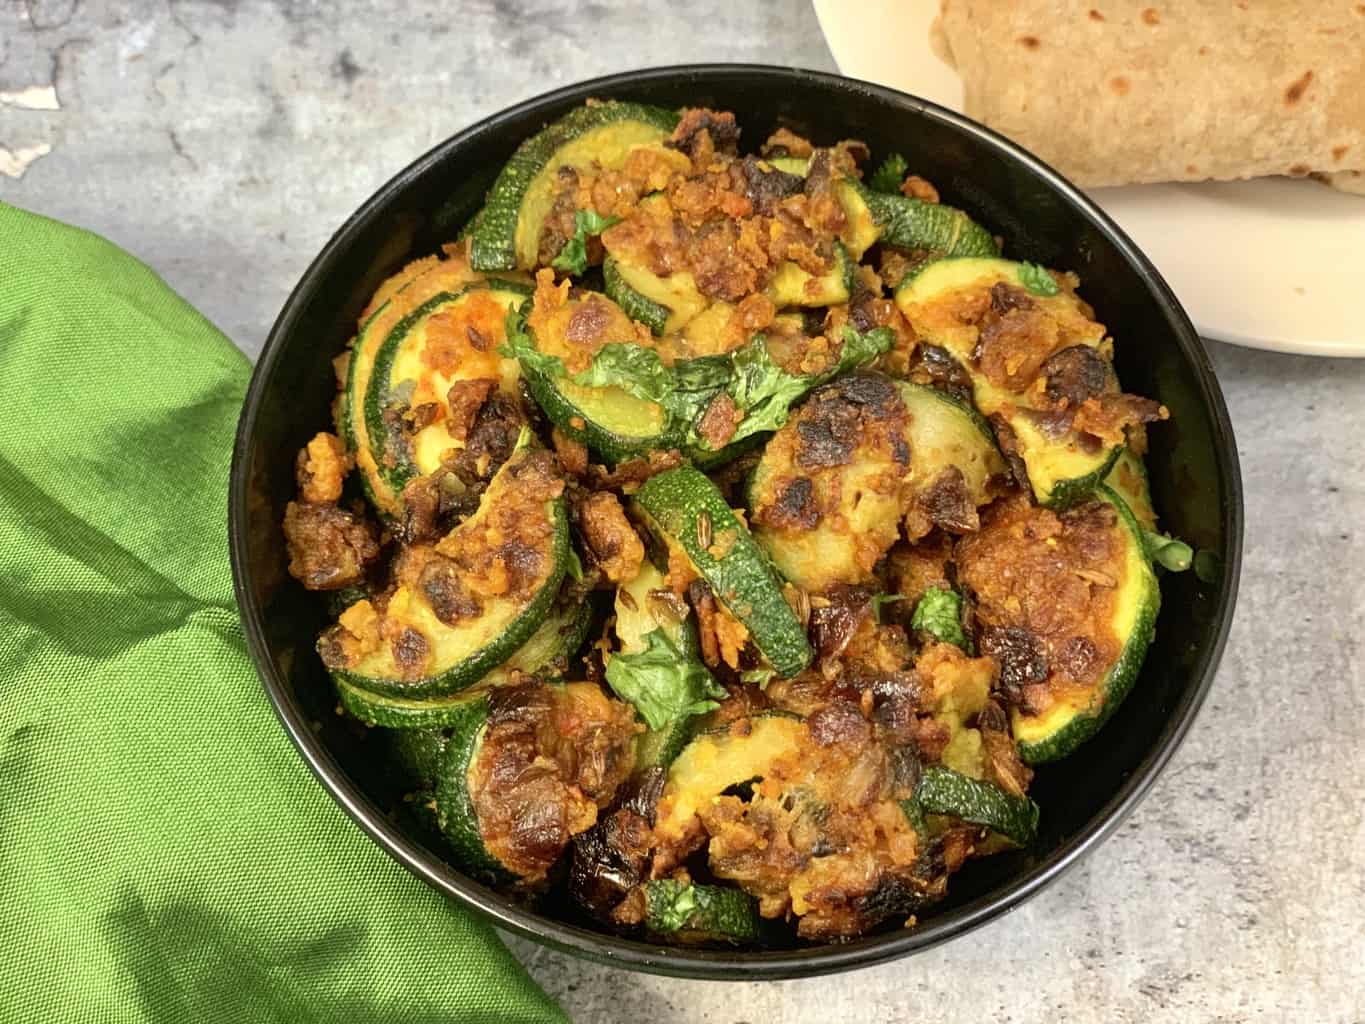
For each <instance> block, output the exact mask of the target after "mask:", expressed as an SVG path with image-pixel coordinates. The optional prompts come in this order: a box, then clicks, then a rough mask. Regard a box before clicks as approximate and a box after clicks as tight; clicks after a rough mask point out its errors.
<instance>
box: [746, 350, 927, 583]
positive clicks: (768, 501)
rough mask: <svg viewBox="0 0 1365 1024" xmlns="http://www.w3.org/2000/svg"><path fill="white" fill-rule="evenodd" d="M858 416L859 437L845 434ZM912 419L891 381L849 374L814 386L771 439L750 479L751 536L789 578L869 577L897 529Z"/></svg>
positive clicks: (809, 580) (837, 580)
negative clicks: (752, 535)
mask: <svg viewBox="0 0 1365 1024" xmlns="http://www.w3.org/2000/svg"><path fill="white" fill-rule="evenodd" d="M851 424H857V428H856V429H857V431H858V433H857V437H856V441H854V440H853V439H847V440H846V439H844V437H843V436H842V431H843V430H845V429H847V426H848V425H851ZM909 426H910V420H909V416H908V414H907V411H906V408H905V404H904V402H903V401H902V400H901V395H900V392H899V390H898V389H897V387H896V384H895V383H894V382H893V381H891V380H890V379H889V378H887V377H883V376H881V375H878V374H851V375H849V376H847V377H842V378H839V379H838V380H834V381H831V382H830V383H828V384H824V385H821V386H820V387H818V388H816V389H815V390H814V391H813V392H811V395H810V397H809V399H807V401H806V403H805V405H803V406H802V407H801V408H800V410H799V411H798V412H797V413H796V415H795V416H793V417H792V418H791V419H790V420H788V421H787V423H786V424H785V425H784V426H783V427H782V429H781V430H779V431H778V432H777V433H776V434H774V435H773V436H772V438H771V439H770V440H769V441H768V444H767V446H766V447H765V448H764V449H763V457H762V458H761V459H759V462H758V465H757V466H755V467H754V470H753V473H752V474H751V476H750V478H749V489H748V490H749V508H750V510H751V512H752V522H753V524H754V525H753V531H754V539H755V540H756V541H757V542H758V543H759V545H760V546H761V547H762V548H763V550H764V551H766V552H767V554H768V556H769V557H770V558H771V559H772V561H773V564H774V565H775V566H776V567H777V570H778V572H780V573H781V574H782V575H783V576H784V577H785V578H786V579H787V580H789V581H790V582H791V583H794V584H795V585H797V586H798V587H801V588H802V589H803V590H805V591H807V592H809V593H818V592H820V591H823V590H826V589H828V588H829V587H830V586H832V585H833V584H835V583H861V582H866V581H869V580H871V579H872V569H873V566H875V565H876V563H877V561H878V560H879V559H880V558H881V557H882V555H884V554H885V553H886V551H887V550H888V549H889V548H890V547H891V545H892V544H894V543H895V541H896V538H897V536H898V535H899V522H900V517H901V506H900V491H901V484H902V482H903V480H904V479H905V477H906V475H907V474H908V473H909V470H910V459H911V456H912V454H913V449H912V448H911V447H910V445H909V444H907V443H906V435H907V433H908V431H909ZM836 430H839V431H841V433H840V435H839V437H837V438H836V435H835V431H836ZM849 448H851V450H848V449H849Z"/></svg>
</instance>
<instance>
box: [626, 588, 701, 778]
mask: <svg viewBox="0 0 1365 1024" xmlns="http://www.w3.org/2000/svg"><path fill="white" fill-rule="evenodd" d="M680 603H681V602H679V601H678V600H677V599H676V598H674V597H673V595H672V593H671V592H670V591H669V590H668V585H667V583H666V581H665V580H664V575H663V573H661V572H660V571H659V570H658V569H657V568H656V567H655V566H654V564H653V563H651V562H649V561H646V562H645V563H644V565H642V566H641V567H640V572H639V573H638V574H637V575H636V577H635V579H633V580H631V581H630V582H629V583H627V584H624V585H622V586H620V587H618V588H617V591H616V606H615V611H616V623H615V627H614V628H615V631H616V638H617V640H618V641H619V642H620V644H621V650H620V652H619V653H618V654H613V655H611V657H610V659H609V660H608V662H607V671H606V678H607V685H608V686H610V687H612V689H613V690H615V692H616V695H617V696H618V697H620V698H621V699H622V700H625V701H628V702H630V703H632V704H635V705H636V708H637V710H639V711H640V713H641V717H643V718H645V720H646V721H647V722H649V719H650V718H651V717H653V718H654V721H653V722H650V728H649V730H648V731H647V732H645V733H642V734H641V735H640V736H639V738H638V739H637V741H636V745H635V761H636V765H637V767H640V768H650V767H654V766H656V765H657V766H659V767H664V768H666V767H668V765H669V764H670V763H671V762H672V761H673V759H674V758H675V757H677V756H678V752H679V751H681V750H682V748H683V747H684V746H686V744H687V741H688V740H689V739H691V738H692V735H693V733H694V732H695V731H696V728H697V723H698V722H699V721H700V718H699V717H698V716H699V714H701V713H702V712H703V711H704V710H707V709H706V708H704V707H702V706H700V705H698V706H696V707H693V708H680V707H678V705H679V704H682V703H683V702H697V701H706V700H707V699H708V698H716V699H724V697H725V696H727V694H726V692H725V690H724V689H722V688H721V687H720V686H719V685H718V684H717V683H716V682H715V680H714V679H713V678H712V677H711V674H710V672H708V671H707V669H706V666H705V665H703V664H702V661H701V644H700V643H699V641H698V639H697V627H696V625H695V624H694V623H693V621H692V618H691V616H690V614H689V613H688V612H687V609H686V607H685V606H683V607H682V608H680V609H675V605H676V604H680ZM679 611H681V612H682V615H679V614H678V612H679ZM656 633H657V634H658V637H653V638H652V634H656ZM661 642H662V643H665V644H666V646H667V649H668V651H669V652H670V653H671V654H672V656H673V662H674V668H675V671H673V672H671V673H669V678H667V679H664V680H657V679H656V678H655V677H654V676H651V675H645V676H642V675H641V674H640V673H639V672H638V671H632V668H633V666H632V665H631V664H630V656H632V655H639V654H643V653H645V652H648V651H649V650H651V645H654V646H655V647H656V648H657V645H658V644H659V643H661ZM622 655H625V656H626V658H624V659H623V658H622ZM623 670H624V671H623ZM623 676H624V678H623ZM650 682H657V683H660V684H664V685H667V686H668V687H669V690H670V692H668V693H663V694H657V695H654V694H639V695H637V696H636V697H635V699H632V694H633V693H635V691H637V690H639V689H640V688H641V686H642V685H643V684H647V683H650ZM651 698H652V700H651ZM646 704H649V705H650V706H649V707H648V708H646V707H645V705H646ZM711 706H712V707H714V706H715V704H714V702H713V701H712V702H711ZM669 707H671V708H672V709H673V710H674V714H672V715H671V716H666V717H665V716H662V715H661V713H660V712H661V710H663V709H664V708H669ZM646 711H648V713H646Z"/></svg>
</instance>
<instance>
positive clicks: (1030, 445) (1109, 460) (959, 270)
mask: <svg viewBox="0 0 1365 1024" xmlns="http://www.w3.org/2000/svg"><path fill="white" fill-rule="evenodd" d="M1040 274H1042V275H1043V276H1046V272H1045V271H1041V270H1040V269H1039V268H1036V267H1033V266H1031V265H1030V264H1024V263H1014V262H1012V261H1010V260H1002V259H984V258H958V259H942V260H937V261H935V262H933V263H928V264H926V265H925V266H923V267H921V268H920V269H919V270H917V271H915V272H913V273H912V274H911V275H910V276H909V277H907V278H906V279H905V280H904V281H903V282H901V285H900V287H899V288H897V290H896V305H897V306H898V307H899V308H900V311H901V312H902V313H903V314H904V315H905V318H906V319H907V320H908V321H909V322H910V326H911V327H913V328H914V330H915V332H916V334H917V335H918V336H919V337H921V338H923V339H926V340H928V341H930V342H932V343H933V344H935V345H940V346H942V347H944V348H946V349H947V350H948V351H949V353H950V354H952V355H953V356H954V357H955V358H956V359H957V360H958V361H959V362H961V363H962V365H963V366H965V367H967V369H968V371H969V372H970V373H971V376H972V392H973V398H974V400H975V402H976V407H977V408H978V409H979V410H980V411H981V412H982V413H983V414H984V415H986V416H992V415H999V416H1001V417H1003V419H1004V420H1005V422H1007V423H1008V424H1009V427H1010V429H1011V430H1012V431H1013V433H1014V443H1015V446H1016V450H1017V452H1018V455H1019V456H1020V457H1021V458H1022V459H1023V462H1024V466H1025V468H1026V469H1027V470H1028V477H1029V482H1030V484H1031V485H1032V487H1033V493H1034V496H1035V497H1036V498H1037V499H1038V501H1039V503H1040V504H1044V505H1051V506H1053V507H1057V508H1064V507H1066V506H1067V505H1070V504H1074V503H1075V502H1077V501H1080V500H1081V499H1083V498H1085V497H1086V496H1087V495H1089V494H1090V493H1091V492H1092V491H1093V490H1094V489H1095V488H1096V487H1097V486H1098V485H1099V484H1100V483H1101V482H1102V481H1103V480H1104V479H1105V477H1106V476H1108V474H1109V472H1110V470H1112V469H1113V467H1114V464H1115V462H1116V461H1117V460H1118V458H1119V455H1120V453H1121V452H1122V450H1123V447H1124V446H1123V445H1122V444H1115V445H1108V446H1106V445H1103V444H1099V445H1093V444H1089V443H1087V442H1086V441H1085V439H1084V438H1083V437H1082V436H1081V435H1079V434H1078V433H1076V432H1075V431H1074V430H1067V431H1066V432H1065V433H1064V434H1063V435H1062V436H1060V437H1057V438H1051V437H1049V436H1047V435H1046V434H1045V433H1044V431H1043V429H1042V427H1041V426H1040V425H1039V420H1038V419H1037V418H1036V417H1034V416H1032V415H1031V413H1033V412H1035V411H1036V410H1035V409H1034V408H1033V407H1032V405H1031V401H1032V400H1031V399H1030V395H1029V390H1028V389H1026V390H1025V391H1022V392H1014V391H1009V390H1006V389H1004V388H1001V387H997V386H996V385H994V384H992V383H991V382H990V381H989V380H988V379H987V378H986V376H985V375H984V374H983V373H981V372H980V371H979V370H978V369H977V368H976V367H975V366H974V360H973V349H974V348H975V346H976V342H977V335H978V331H977V328H976V327H974V326H971V325H964V324H962V323H961V322H960V321H959V320H958V319H957V318H956V316H953V315H951V314H950V310H951V308H952V307H953V305H954V303H955V302H960V301H961V297H962V296H964V295H969V294H970V295H980V296H985V295H987V294H989V292H990V290H991V288H992V287H993V286H994V285H996V284H998V283H1001V282H1004V283H1006V284H1009V285H1012V286H1015V287H1017V288H1021V289H1023V290H1024V291H1026V292H1029V293H1030V297H1031V298H1032V300H1033V301H1034V302H1035V303H1037V304H1038V305H1039V306H1041V307H1042V308H1043V309H1044V311H1045V312H1047V313H1048V314H1050V315H1052V316H1054V317H1055V318H1056V319H1057V322H1058V324H1059V325H1061V326H1062V327H1064V328H1065V330H1066V331H1067V333H1068V335H1069V336H1070V337H1069V339H1068V340H1069V341H1070V343H1071V344H1073V345H1085V346H1088V347H1090V348H1098V347H1099V345H1100V342H1101V341H1103V339H1104V328H1103V327H1102V326H1101V325H1099V324H1097V323H1095V322H1094V321H1092V320H1091V319H1090V318H1089V317H1088V316H1087V315H1086V314H1085V312H1084V311H1083V309H1082V308H1081V304H1080V300H1079V299H1078V298H1076V296H1075V295H1074V294H1072V293H1069V292H1067V291H1064V290H1061V289H1058V287H1057V286H1056V285H1055V283H1053V284H1052V287H1051V290H1050V292H1049V293H1044V292H1039V291H1036V290H1035V288H1036V286H1037V283H1038V281H1039V275H1040ZM1051 280H1052V279H1051V278H1050V277H1049V278H1047V282H1051Z"/></svg>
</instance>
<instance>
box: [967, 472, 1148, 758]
mask: <svg viewBox="0 0 1365 1024" xmlns="http://www.w3.org/2000/svg"><path fill="white" fill-rule="evenodd" d="M958 578H959V580H960V581H961V583H962V585H963V586H964V587H965V588H967V589H968V590H969V591H970V592H971V593H972V594H973V596H974V598H975V619H976V625H977V647H978V649H979V650H980V651H981V652H982V653H983V654H989V655H992V656H993V657H995V658H996V659H997V661H999V663H1000V684H999V685H1000V687H1001V689H1002V691H1003V693H1004V696H1005V697H1006V698H1007V699H1008V700H1009V701H1010V703H1011V705H1012V707H1011V711H1010V725H1011V729H1012V731H1013V733H1014V738H1015V740H1016V741H1017V742H1018V745H1019V754H1020V756H1021V757H1022V758H1023V759H1024V760H1025V761H1026V762H1029V763H1034V764H1037V763H1040V762H1044V761H1055V760H1057V759H1058V758H1062V757H1066V756H1067V755H1068V754H1070V753H1071V752H1072V751H1074V750H1075V749H1076V748H1077V747H1079V746H1080V745H1081V744H1082V743H1084V742H1085V741H1086V740H1088V739H1089V738H1090V737H1092V736H1093V735H1095V733H1096V732H1098V731H1099V730H1100V728H1101V727H1102V726H1103V725H1104V723H1105V722H1107V721H1108V720H1109V718H1110V716H1111V715H1113V714H1114V712H1115V711H1116V710H1117V709H1118V707H1119V705H1120V704H1121V703H1122V702H1123V700H1124V698H1125V697H1126V696H1127V695H1128V693H1129V691H1130V690H1131V689H1132V687H1133V683H1134V681H1135V680H1136V679H1137V675H1138V671H1139V670H1140V669H1141V667H1142V662H1143V659H1144V657H1145V656H1146V653H1147V648H1148V646H1149V645H1150V643H1151V641H1152V636H1153V633H1154V630H1155V623H1156V616H1157V613H1158V611H1159V610H1160V607H1161V591H1160V588H1159V586H1158V584H1157V579H1156V574H1155V573H1154V572H1153V570H1152V565H1151V562H1150V560H1149V556H1148V552H1147V548H1146V545H1145V543H1144V540H1143V533H1142V529H1141V528H1140V527H1139V526H1138V524H1137V521H1136V520H1135V519H1134V518H1133V514H1132V512H1130V511H1129V510H1128V507H1127V505H1125V504H1124V502H1123V499H1122V498H1120V497H1119V496H1118V495H1117V494H1115V493H1114V492H1113V491H1112V490H1110V489H1109V488H1108V487H1107V486H1104V485H1101V486H1100V487H1099V488H1098V489H1097V490H1096V491H1095V493H1094V495H1093V498H1092V499H1091V500H1090V501H1088V502H1086V503H1084V504H1082V505H1078V506H1076V507H1074V508H1072V509H1069V510H1067V511H1064V512H1062V513H1054V512H1052V511H1050V510H1048V509H1040V508H1036V507H1032V506H1030V505H1029V504H1028V502H1027V499H1026V498H1023V497H1020V498H1015V499H1010V500H1009V501H1007V502H1003V503H1000V504H998V505H997V506H996V507H994V508H992V510H991V514H990V516H989V517H988V519H987V521H986V522H985V523H983V525H982V529H981V531H980V532H979V533H977V534H975V535H973V536H971V537H968V538H965V539H964V540H963V541H961V542H960V543H959V545H958Z"/></svg>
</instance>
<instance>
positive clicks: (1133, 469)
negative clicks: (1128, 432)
mask: <svg viewBox="0 0 1365 1024" xmlns="http://www.w3.org/2000/svg"><path fill="white" fill-rule="evenodd" d="M1104 483H1105V485H1106V486H1107V487H1108V488H1109V489H1110V490H1111V491H1113V492H1114V493H1115V494H1117V495H1118V496H1119V497H1120V498H1122V499H1123V503H1124V504H1125V505H1127V506H1128V511H1129V512H1131V513H1133V518H1134V519H1136V520H1137V522H1138V525H1139V526H1141V527H1142V528H1143V529H1144V530H1155V529H1156V510H1155V509H1154V508H1153V507H1152V492H1151V490H1150V489H1149V487H1148V484H1147V467H1146V465H1144V464H1143V461H1142V458H1141V457H1140V456H1138V455H1137V454H1135V453H1134V452H1133V451H1132V450H1131V449H1129V448H1124V450H1123V452H1122V454H1120V455H1119V457H1118V459H1117V460H1116V461H1115V462H1114V468H1113V469H1111V470H1110V471H1109V475H1108V476H1107V477H1105V478H1104Z"/></svg>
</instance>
